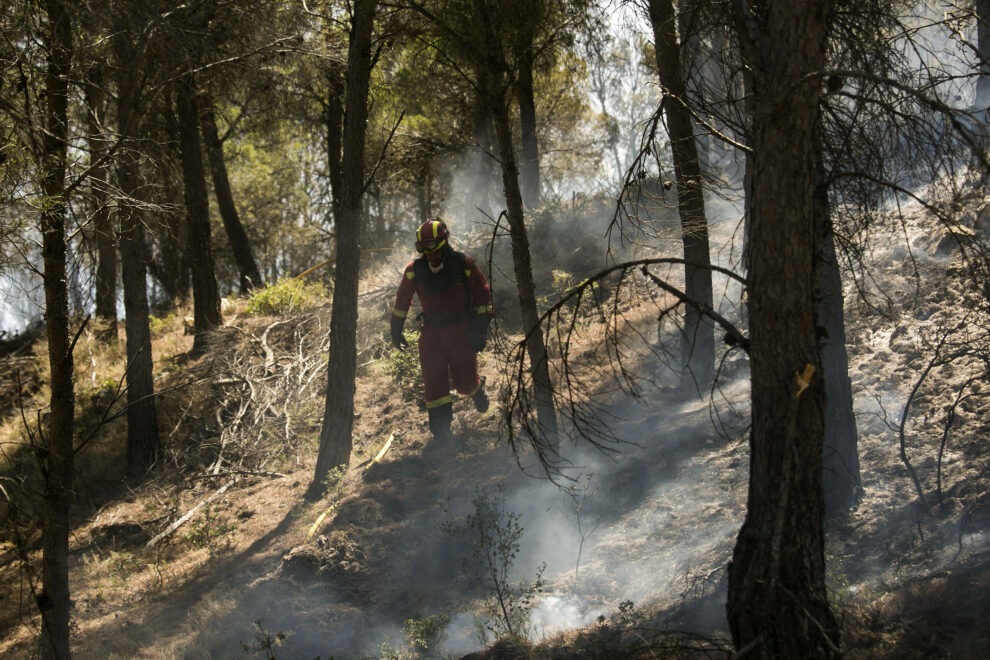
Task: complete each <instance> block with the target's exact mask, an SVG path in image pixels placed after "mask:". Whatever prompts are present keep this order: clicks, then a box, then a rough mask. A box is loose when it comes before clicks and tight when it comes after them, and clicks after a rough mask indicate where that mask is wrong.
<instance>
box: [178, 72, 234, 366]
mask: <svg viewBox="0 0 990 660" xmlns="http://www.w3.org/2000/svg"><path fill="white" fill-rule="evenodd" d="M175 101H176V114H177V118H178V121H179V146H180V148H181V150H182V182H183V189H184V193H185V194H184V199H185V203H186V224H187V225H188V227H189V255H190V257H191V259H190V263H191V265H192V283H193V333H194V334H193V349H192V354H193V355H202V354H203V353H205V352H206V350H207V342H208V339H207V338H208V334H207V333H208V332H209V331H210V330H212V329H213V328H216V327H218V326H220V325H221V324H222V323H223V320H222V318H221V316H220V291H219V289H218V288H217V278H216V273H215V271H214V267H213V249H212V246H211V235H210V203H209V199H208V198H207V194H206V173H205V172H204V170H203V150H202V148H201V145H200V141H199V111H198V105H197V101H196V81H195V79H194V78H193V75H192V74H191V73H190V74H186V75H185V76H183V77H182V78H181V79H180V80H179V83H178V84H177V85H176V99H175Z"/></svg>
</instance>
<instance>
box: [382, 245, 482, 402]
mask: <svg viewBox="0 0 990 660" xmlns="http://www.w3.org/2000/svg"><path fill="white" fill-rule="evenodd" d="M413 294H415V295H416V296H417V297H418V298H419V302H420V305H421V306H422V308H423V332H422V334H421V335H420V337H419V361H420V366H422V368H423V389H424V395H425V398H426V405H427V407H428V408H434V407H437V406H442V405H444V404H446V403H450V402H451V396H450V382H451V381H452V382H453V385H454V389H456V390H457V391H458V392H459V393H461V394H463V395H468V396H470V395H471V394H474V392H475V391H476V390H477V389H478V385H479V383H480V379H479V377H478V362H477V358H476V356H475V354H474V351H473V350H471V346H470V327H471V319H472V318H474V317H475V316H476V315H491V313H492V302H491V289H490V288H489V286H488V281H487V280H486V279H485V275H484V274H483V273H482V272H481V269H480V268H478V264H477V263H475V261H474V259H472V258H471V257H468V256H467V255H465V254H463V253H461V252H455V251H453V250H450V251H448V252H447V254H446V256H445V258H444V261H443V268H441V269H440V270H439V271H438V272H436V273H434V272H432V271H431V270H430V264H429V261H428V260H427V258H426V256H425V255H423V256H421V257H419V258H418V259H415V260H414V261H412V262H410V264H409V265H408V266H406V269H405V271H404V272H403V274H402V282H401V283H400V284H399V291H398V293H397V294H396V296H395V305H394V307H393V308H392V315H393V316H396V317H398V318H402V319H404V318H406V316H408V314H409V308H410V307H411V306H412V299H413ZM448 374H449V380H448Z"/></svg>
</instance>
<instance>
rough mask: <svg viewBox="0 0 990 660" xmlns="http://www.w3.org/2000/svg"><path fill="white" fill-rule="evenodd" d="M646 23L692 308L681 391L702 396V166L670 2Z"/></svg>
mask: <svg viewBox="0 0 990 660" xmlns="http://www.w3.org/2000/svg"><path fill="white" fill-rule="evenodd" d="M650 22H651V23H652V24H653V36H654V39H655V42H656V56H657V66H658V67H659V71H660V83H661V85H662V86H663V101H662V103H663V110H664V114H665V115H666V117H667V130H668V132H669V134H670V145H671V151H672V152H673V156H674V175H675V178H676V180H677V207H678V211H679V213H680V217H681V237H682V241H683V243H684V260H685V261H686V262H687V264H686V265H685V266H684V293H685V294H687V297H688V298H689V299H691V300H693V301H694V302H695V305H687V306H686V307H685V310H684V334H683V336H682V339H681V367H682V369H683V371H682V375H681V386H682V388H684V389H686V390H689V391H694V392H698V393H704V392H706V391H707V390H708V388H709V387H710V386H711V384H712V381H713V380H714V377H715V327H714V324H713V323H712V321H711V319H709V318H708V317H707V316H705V315H704V313H703V310H710V309H711V308H712V271H711V268H710V266H711V257H710V255H709V246H708V221H707V218H706V216H705V197H704V189H703V188H702V176H701V165H700V164H699V161H698V147H697V143H696V142H695V138H694V128H693V126H692V122H691V113H690V112H689V111H688V109H687V106H685V103H686V102H687V92H686V89H685V85H684V79H683V77H682V74H681V71H682V69H681V58H680V46H679V44H678V41H677V31H676V25H677V23H676V19H675V15H674V3H673V0H650Z"/></svg>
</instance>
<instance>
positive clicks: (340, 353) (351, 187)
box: [306, 0, 377, 500]
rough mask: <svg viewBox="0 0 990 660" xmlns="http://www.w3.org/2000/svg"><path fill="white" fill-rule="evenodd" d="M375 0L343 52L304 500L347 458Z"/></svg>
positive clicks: (357, 19)
mask: <svg viewBox="0 0 990 660" xmlns="http://www.w3.org/2000/svg"><path fill="white" fill-rule="evenodd" d="M376 6H377V0H356V1H355V3H354V14H353V23H352V26H351V34H350V44H349V46H348V52H347V80H346V85H345V88H346V99H345V108H346V113H345V116H344V132H343V163H344V164H345V167H343V169H342V173H341V191H340V207H341V208H340V215H339V216H337V217H336V218H335V221H336V232H335V236H334V241H335V244H336V250H337V268H336V270H335V272H334V288H333V309H332V311H331V313H330V360H329V365H328V371H327V373H329V374H330V378H329V382H328V383H327V399H326V407H325V409H324V413H323V429H322V430H321V431H320V450H319V455H318V456H317V460H316V472H315V474H314V476H313V482H312V483H311V484H310V486H309V489H308V491H307V493H306V496H307V498H309V499H311V500H312V499H318V498H319V497H321V496H322V495H323V488H324V485H323V482H324V479H325V478H326V476H327V474H328V473H329V472H330V470H332V469H333V468H335V467H337V466H339V465H344V466H346V465H347V464H348V463H349V462H350V460H351V448H352V446H353V439H352V437H351V434H352V432H353V427H354V379H355V376H356V371H357V344H356V335H357V317H358V308H357V293H358V278H359V275H360V273H359V266H360V261H361V244H360V236H361V217H362V204H361V198H362V194H363V189H364V176H365V173H364V140H365V133H366V129H367V126H366V124H367V118H368V87H369V81H370V78H371V31H372V28H373V26H374V22H375V12H376Z"/></svg>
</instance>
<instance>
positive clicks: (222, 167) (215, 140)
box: [201, 98, 261, 293]
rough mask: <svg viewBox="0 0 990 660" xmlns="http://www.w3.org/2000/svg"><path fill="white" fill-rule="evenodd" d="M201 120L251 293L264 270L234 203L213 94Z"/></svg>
mask: <svg viewBox="0 0 990 660" xmlns="http://www.w3.org/2000/svg"><path fill="white" fill-rule="evenodd" d="M201 124H202V126H201V129H202V133H203V144H204V145H205V147H206V154H207V157H208V159H209V161H210V175H211V176H212V178H213V193H214V195H215V196H216V198H217V206H218V207H219V209H220V219H221V220H222V221H223V228H224V230H225V231H226V232H227V240H229V241H230V248H231V250H232V251H233V253H234V261H235V262H237V270H238V271H239V273H240V280H241V281H240V288H241V293H247V292H248V291H250V290H251V289H252V288H254V287H256V286H260V285H261V273H260V272H258V265H257V264H256V263H255V261H254V255H253V254H251V242H250V241H249V240H248V236H247V232H246V231H244V225H242V224H241V217H240V215H238V213H237V207H236V206H235V205H234V195H233V193H232V192H231V190H230V179H229V178H228V177H227V163H226V162H225V161H224V157H223V143H222V142H220V135H219V133H218V131H217V120H216V116H215V115H214V111H213V100H212V99H211V98H208V99H206V102H205V103H204V104H203V112H202V117H201Z"/></svg>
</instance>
